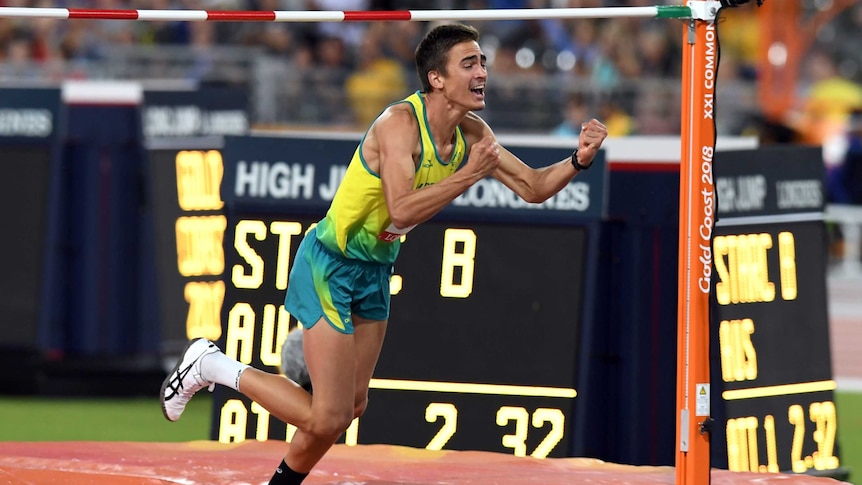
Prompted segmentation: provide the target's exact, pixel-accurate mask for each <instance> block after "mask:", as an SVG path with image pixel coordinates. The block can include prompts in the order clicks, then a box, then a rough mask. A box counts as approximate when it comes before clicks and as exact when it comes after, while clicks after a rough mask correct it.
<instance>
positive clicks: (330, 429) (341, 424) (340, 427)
mask: <svg viewBox="0 0 862 485" xmlns="http://www.w3.org/2000/svg"><path fill="white" fill-rule="evenodd" d="M351 421H353V416H352V415H351V413H350V412H349V411H348V412H329V413H325V414H323V415H320V416H315V417H314V418H313V419H312V420H311V423H310V424H309V426H308V429H307V431H308V432H309V433H311V434H312V435H315V436H321V437H331V436H339V435H341V433H343V432H344V430H346V429H347V427H348V426H350V422H351Z"/></svg>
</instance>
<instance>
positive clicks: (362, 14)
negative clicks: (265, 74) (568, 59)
mask: <svg viewBox="0 0 862 485" xmlns="http://www.w3.org/2000/svg"><path fill="white" fill-rule="evenodd" d="M695 3H697V2H695ZM614 17H625V18H633V17H645V18H676V19H689V18H692V9H691V8H690V7H687V6H653V7H596V8H516V9H488V10H389V11H385V10H380V11H336V10H329V11H327V10H321V11H274V10H270V11H247V10H246V11H241V10H235V11H234V10H107V9H106V10H99V9H84V8H29V7H0V18H33V19H36V18H44V19H89V20H143V21H147V20H160V21H180V22H195V21H216V22H375V21H394V20H402V21H404V20H406V21H414V22H424V21H437V20H452V21H462V20H535V19H578V18H581V19H599V18H614Z"/></svg>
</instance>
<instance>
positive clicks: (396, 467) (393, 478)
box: [0, 441, 843, 485]
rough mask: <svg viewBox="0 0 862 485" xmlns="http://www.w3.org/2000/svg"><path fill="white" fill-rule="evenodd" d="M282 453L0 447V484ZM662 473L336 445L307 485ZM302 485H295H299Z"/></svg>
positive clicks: (244, 478)
mask: <svg viewBox="0 0 862 485" xmlns="http://www.w3.org/2000/svg"><path fill="white" fill-rule="evenodd" d="M288 446H289V445H288V444H287V443H284V442H280V441H268V442H258V441H246V442H243V443H235V444H222V443H217V442H212V441H193V442H189V443H137V442H136V443H130V442H123V443H105V442H51V443H37V442H26V443H20V442H2V443H0V484H16V485H17V484H27V485H30V484H63V485H84V484H87V485H108V484H110V485H132V484H182V485H194V484H206V485H218V484H225V485H228V484H230V485H260V484H266V483H267V482H268V480H269V477H271V476H272V473H273V471H274V470H275V467H276V466H277V465H278V463H280V461H281V458H282V456H284V453H285V451H286V450H287V447H288ZM674 481H675V474H674V469H673V468H672V467H651V466H629V465H617V464H612V463H605V462H601V461H598V460H592V459H587V458H552V459H545V460H538V459H533V458H516V457H514V456H510V455H505V454H502V453H490V452H480V451H428V450H422V449H414V448H406V447H400V446H386V445H361V446H351V447H348V446H344V445H336V446H335V447H334V448H333V449H332V450H330V452H329V454H328V455H327V456H326V457H324V459H323V460H322V461H321V462H320V463H319V464H318V467H317V468H316V469H315V470H314V471H313V472H312V474H311V475H310V476H309V477H308V478H307V479H306V480H305V484H308V485H395V484H404V485H495V484H496V485H563V484H566V485H570V484H589V485H593V484H607V485H641V484H668V485H671V484H673V483H674ZM711 482H712V485H730V484H734V485H737V484H757V485H768V484H780V485H829V484H832V485H835V484H839V483H843V482H839V481H837V480H834V479H831V478H816V477H811V476H804V475H802V476H799V475H793V476H790V475H779V474H756V473H734V472H728V471H725V470H713V472H712V480H711ZM305 484H304V485H305Z"/></svg>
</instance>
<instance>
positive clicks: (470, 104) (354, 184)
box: [162, 24, 607, 485]
mask: <svg viewBox="0 0 862 485" xmlns="http://www.w3.org/2000/svg"><path fill="white" fill-rule="evenodd" d="M416 67H417V70H418V73H419V77H420V79H421V81H422V91H420V92H417V93H414V94H412V95H410V96H408V97H407V98H406V99H404V100H402V101H399V102H396V103H394V104H392V105H390V106H389V107H387V108H386V109H385V110H384V111H383V113H381V114H380V116H379V117H378V118H377V119H376V120H375V121H374V122H373V123H372V124H371V126H370V127H369V128H368V131H367V132H366V133H365V137H364V138H363V139H362V141H361V142H360V143H359V146H358V147H357V149H356V152H355V153H354V154H353V159H352V160H351V161H350V164H349V166H348V168H347V172H346V174H345V176H344V179H343V181H342V183H341V186H340V187H339V189H338V191H337V193H336V195H335V197H334V199H333V201H332V205H331V207H330V208H329V211H328V212H327V214H326V216H325V217H324V218H323V220H321V221H320V222H319V223H318V224H317V226H316V227H315V228H314V229H312V230H311V231H309V232H308V234H307V235H306V236H305V238H304V239H303V241H302V243H301V244H300V246H299V248H298V250H297V254H296V259H295V262H294V265H293V267H292V268H291V272H290V278H289V284H288V289H287V295H286V297H285V309H286V310H287V311H288V312H290V314H291V315H293V316H295V317H296V318H297V320H298V321H299V322H300V323H301V324H302V326H303V328H304V330H303V332H304V334H303V336H304V344H303V349H304V353H305V360H306V364H307V366H308V372H309V375H310V377H311V382H312V385H313V387H314V395H313V397H312V395H310V394H309V393H307V392H306V391H304V390H303V389H302V388H301V387H300V386H299V385H297V384H296V383H295V382H293V381H291V380H289V379H286V378H285V377H284V376H281V375H278V374H270V373H267V372H263V371H261V370H258V369H254V368H251V367H249V366H246V365H244V364H241V363H239V362H237V361H235V360H233V359H230V358H228V357H227V356H225V354H223V353H222V352H221V351H220V350H219V349H218V348H217V347H216V346H215V344H213V343H212V342H209V341H207V340H205V339H198V340H194V341H192V342H190V343H189V345H188V347H187V348H186V350H185V351H184V353H183V355H182V357H181V359H180V361H179V362H178V363H177V366H176V368H174V370H173V371H172V372H171V373H170V374H169V375H168V377H167V378H166V379H165V383H164V384H163V386H162V409H163V411H164V414H165V417H167V419H169V420H171V421H176V420H177V419H179V417H180V415H181V414H182V412H183V410H184V409H185V405H186V403H187V402H188V400H189V399H190V398H191V397H192V395H194V393H195V392H197V391H199V390H200V389H203V388H205V387H209V388H210V389H212V387H213V386H214V385H215V384H221V385H224V386H228V387H230V388H232V389H235V390H237V391H239V392H241V393H243V394H244V395H245V396H247V397H248V398H250V399H252V400H254V401H255V402H257V403H258V404H260V405H261V406H263V407H264V408H266V409H267V410H268V411H269V412H270V413H272V415H273V416H275V417H277V418H278V419H280V420H282V421H284V422H286V423H290V424H292V425H294V426H296V427H297V428H298V431H297V432H296V434H295V435H294V437H293V440H292V441H291V443H290V445H289V447H288V451H287V455H286V456H285V457H284V460H283V461H282V463H281V464H280V466H279V467H278V469H277V470H276V473H275V474H274V475H273V477H272V478H271V480H270V482H269V483H270V484H272V485H296V484H299V483H301V482H302V481H303V480H304V479H305V477H306V476H307V475H308V473H309V472H310V471H311V469H312V468H313V467H314V466H315V465H316V464H317V462H318V461H319V460H320V459H321V458H322V457H323V455H324V454H325V453H326V452H327V450H329V448H330V447H331V446H332V445H333V443H335V441H336V440H337V439H338V437H339V436H340V435H341V434H342V433H343V432H344V430H345V429H347V427H348V425H349V424H350V422H351V421H352V420H353V418H355V417H358V416H361V415H362V413H363V411H364V410H365V407H366V405H367V398H368V385H369V381H370V380H371V377H372V374H373V372H374V366H375V365H376V363H377V357H378V355H379V354H380V349H381V346H382V345H383V336H384V334H385V333H386V325H387V320H388V318H389V278H390V275H391V274H392V268H393V263H394V261H395V258H396V256H397V255H398V250H399V247H400V245H401V236H402V235H404V234H406V233H407V232H408V231H410V230H411V229H412V228H413V227H415V226H416V225H417V224H420V223H422V222H424V221H427V220H428V219H430V218H431V217H432V216H434V215H435V214H437V213H438V212H439V211H440V210H441V209H443V208H444V207H445V206H446V205H447V204H449V203H450V202H451V201H452V200H453V199H455V198H456V197H458V195H460V194H461V193H463V192H464V191H465V190H467V189H468V188H469V187H470V186H471V185H473V184H474V183H476V182H477V181H479V180H482V179H483V178H484V177H487V176H492V177H495V178H496V179H498V180H500V181H501V182H502V183H503V184H505V185H506V186H507V187H509V188H510V189H511V190H513V191H514V192H515V193H517V194H518V195H519V196H520V197H521V198H522V199H524V200H525V201H527V202H534V203H540V202H542V201H544V200H546V199H548V198H549V197H551V196H552V195H554V194H555V193H557V192H558V191H559V190H560V189H562V188H563V187H565V186H566V185H567V184H568V183H569V182H570V181H571V180H572V178H574V177H575V176H576V175H577V174H578V173H579V172H581V171H583V170H587V169H588V168H589V167H590V165H591V164H592V161H593V158H594V157H595V155H596V153H597V152H598V150H599V148H600V147H601V144H602V142H603V141H604V139H605V138H606V137H607V129H606V128H605V126H604V125H603V124H602V123H600V122H599V121H597V120H595V119H593V120H591V121H589V122H586V123H584V124H583V125H582V127H581V132H580V136H579V139H578V147H577V148H576V149H575V150H574V152H573V153H572V156H571V157H567V158H565V159H563V160H561V161H559V162H557V163H554V164H552V165H549V166H546V167H543V168H538V169H533V168H530V167H529V166H528V165H526V164H525V163H523V162H522V161H521V160H519V159H518V158H517V157H516V156H515V155H513V154H512V153H511V152H509V151H508V150H506V149H505V148H503V147H501V146H499V145H498V144H497V140H496V137H495V136H494V133H493V132H492V131H491V128H490V127H489V126H488V125H487V124H486V123H485V121H483V120H482V118H480V117H479V116H478V115H477V114H476V113H475V112H477V111H481V110H482V109H483V108H484V107H485V83H486V82H487V79H488V72H487V70H486V69H485V55H484V54H483V53H482V50H481V49H480V48H479V34H478V32H477V31H476V30H475V29H474V28H473V27H469V26H465V25H460V24H453V25H442V26H439V27H436V28H434V29H433V30H431V31H430V32H429V33H428V34H427V35H426V36H425V38H424V39H423V40H422V41H421V42H420V44H419V46H418V47H417V49H416ZM468 155H469V156H468Z"/></svg>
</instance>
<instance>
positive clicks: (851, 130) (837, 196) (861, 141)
mask: <svg viewBox="0 0 862 485" xmlns="http://www.w3.org/2000/svg"><path fill="white" fill-rule="evenodd" d="M827 184H828V193H829V201H830V202H833V203H836V204H857V205H862V108H860V109H857V110H855V111H853V113H851V115H850V118H849V122H848V130H847V137H846V151H845V152H844V155H843V157H842V159H841V163H838V164H835V165H833V166H831V167H827Z"/></svg>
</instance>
